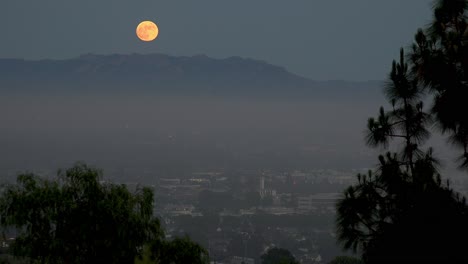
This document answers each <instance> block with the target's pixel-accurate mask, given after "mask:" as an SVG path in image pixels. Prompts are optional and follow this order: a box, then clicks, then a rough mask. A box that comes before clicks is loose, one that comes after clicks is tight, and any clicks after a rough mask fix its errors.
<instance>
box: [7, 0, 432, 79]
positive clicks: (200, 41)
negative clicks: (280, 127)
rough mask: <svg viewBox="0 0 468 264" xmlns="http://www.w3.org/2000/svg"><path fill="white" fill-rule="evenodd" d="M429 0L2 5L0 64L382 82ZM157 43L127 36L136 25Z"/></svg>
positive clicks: (425, 16) (105, 0) (427, 14)
mask: <svg viewBox="0 0 468 264" xmlns="http://www.w3.org/2000/svg"><path fill="white" fill-rule="evenodd" d="M431 2H432V1H431V0H411V1H408V0H392V1H387V0H355V1H349V0H337V1H325V0H313V1H312V0H298V1H284V0H258V1H251V0H237V1H219V0H200V1H159V0H138V1H128V0H112V1H111V0H100V1H95V0H80V1H62V0H42V1H25V0H19V1H3V3H2V8H1V9H0V32H1V40H2V44H1V45H0V57H2V58H5V57H8V58H11V57H14V58H26V59H39V58H41V59H43V58H70V57H75V56H78V55H81V54H84V53H90V52H91V53H99V54H109V53H134V52H137V53H153V52H160V53H166V54H171V55H194V54H200V53H203V54H206V55H208V56H212V57H220V58H224V57H229V56H234V55H237V56H243V57H251V58H256V59H261V60H266V61H268V62H270V63H273V64H276V65H281V66H285V67H286V68H287V69H288V70H290V71H292V72H294V73H296V74H299V75H303V76H305V77H309V78H312V79H316V80H330V79H342V80H382V79H384V78H385V77H386V74H387V72H388V70H389V66H390V64H391V61H392V59H394V58H396V57H397V56H398V50H399V48H400V46H405V45H408V44H409V43H410V42H411V40H412V38H413V34H414V33H415V31H416V29H417V28H419V27H423V26H424V25H425V24H426V23H427V22H428V21H430V19H431ZM146 19H148V20H153V21H155V22H156V23H157V24H158V25H159V27H160V30H161V32H160V35H159V37H158V39H157V41H155V42H152V43H150V44H148V43H143V42H141V41H139V40H138V39H137V37H136V36H135V27H136V25H137V24H138V22H140V21H142V20H146Z"/></svg>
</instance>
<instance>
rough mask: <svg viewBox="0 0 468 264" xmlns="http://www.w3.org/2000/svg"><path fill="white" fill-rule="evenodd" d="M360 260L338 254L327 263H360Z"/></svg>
mask: <svg viewBox="0 0 468 264" xmlns="http://www.w3.org/2000/svg"><path fill="white" fill-rule="evenodd" d="M362 263H363V262H362V260H360V259H358V258H354V257H349V256H338V257H335V258H334V259H333V260H332V261H330V262H329V263H328V264H362Z"/></svg>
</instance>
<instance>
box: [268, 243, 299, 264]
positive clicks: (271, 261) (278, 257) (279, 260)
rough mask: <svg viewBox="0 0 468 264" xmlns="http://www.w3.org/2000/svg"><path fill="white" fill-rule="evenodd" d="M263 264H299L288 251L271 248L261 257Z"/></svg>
mask: <svg viewBox="0 0 468 264" xmlns="http://www.w3.org/2000/svg"><path fill="white" fill-rule="evenodd" d="M261 259H262V264H297V263H299V262H297V260H296V259H295V258H294V256H293V255H292V254H291V252H289V251H288V250H287V249H284V248H276V247H274V248H271V249H269V250H268V251H267V252H266V253H265V254H263V255H262V256H261Z"/></svg>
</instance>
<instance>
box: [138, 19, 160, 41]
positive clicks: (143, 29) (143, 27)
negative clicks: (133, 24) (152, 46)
mask: <svg viewBox="0 0 468 264" xmlns="http://www.w3.org/2000/svg"><path fill="white" fill-rule="evenodd" d="M158 33H159V29H158V26H156V24H155V23H154V22H152V21H143V22H141V23H140V24H138V27H137V28H136V34H137V36H138V38H139V39H141V40H142V41H153V40H154V39H155V38H156V37H157V36H158Z"/></svg>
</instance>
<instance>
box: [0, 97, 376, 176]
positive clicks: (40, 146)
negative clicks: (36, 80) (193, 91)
mask: <svg viewBox="0 0 468 264" xmlns="http://www.w3.org/2000/svg"><path fill="white" fill-rule="evenodd" d="M360 105H361V106H360ZM360 105H359V104H358V105H355V102H348V103H343V102H333V103H330V102H317V101H313V100H311V101H308V102H292V101H269V100H245V99H244V100H240V99H228V98H215V97H181V96H176V97H167V96H166V97H161V96H152V95H145V96H129V95H126V96H121V95H117V96H112V95H107V96H103V95H89V96H51V95H47V96H31V97H27V96H18V97H15V96H8V97H3V98H1V99H0V120H2V124H1V126H2V130H1V132H0V145H1V146H2V148H1V149H0V156H1V157H2V166H3V167H4V168H6V169H8V168H15V169H40V168H57V167H63V166H68V165H70V164H72V163H73V162H75V161H79V160H83V161H86V162H89V163H91V164H94V165H97V166H100V167H106V168H107V167H112V168H113V169H115V168H121V169H124V168H139V169H144V168H150V169H154V170H157V171H158V172H159V173H160V174H163V175H164V174H165V173H180V172H181V171H184V172H187V173H191V172H193V171H199V170H209V169H228V170H229V169H259V168H274V169H279V170H291V169H300V168H304V169H311V168H362V167H363V166H367V165H371V164H374V163H375V155H374V154H373V153H372V151H369V149H367V148H365V146H364V144H363V141H362V131H363V128H364V126H365V122H366V120H365V117H366V113H368V112H369V111H372V109H371V108H373V109H375V107H376V105H374V104H371V105H372V106H371V105H369V104H366V105H364V104H360ZM350 109H353V110H352V111H350Z"/></svg>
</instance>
